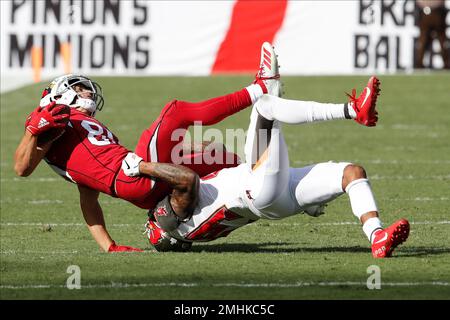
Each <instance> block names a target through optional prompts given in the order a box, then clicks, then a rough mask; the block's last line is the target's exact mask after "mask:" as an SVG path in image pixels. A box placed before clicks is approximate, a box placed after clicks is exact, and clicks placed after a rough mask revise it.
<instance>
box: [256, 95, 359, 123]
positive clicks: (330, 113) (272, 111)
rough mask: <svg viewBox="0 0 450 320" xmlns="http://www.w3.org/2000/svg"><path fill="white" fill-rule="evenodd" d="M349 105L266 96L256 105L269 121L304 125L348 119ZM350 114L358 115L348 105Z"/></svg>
mask: <svg viewBox="0 0 450 320" xmlns="http://www.w3.org/2000/svg"><path fill="white" fill-rule="evenodd" d="M346 105H347V104H333V103H319V102H313V101H298V100H288V99H282V98H279V97H275V96H271V95H264V96H263V97H261V98H260V99H259V100H258V102H257V103H256V104H255V107H256V108H257V110H258V112H259V114H261V115H262V116H263V117H264V118H266V119H267V120H278V121H281V122H284V123H288V124H302V123H308V122H317V121H326V120H336V119H346V118H348V116H347V117H346V115H345V111H344V108H345V107H346ZM347 108H348V113H349V115H350V116H352V113H351V111H353V114H354V116H352V117H356V113H355V111H354V110H353V108H352V107H351V106H350V105H347Z"/></svg>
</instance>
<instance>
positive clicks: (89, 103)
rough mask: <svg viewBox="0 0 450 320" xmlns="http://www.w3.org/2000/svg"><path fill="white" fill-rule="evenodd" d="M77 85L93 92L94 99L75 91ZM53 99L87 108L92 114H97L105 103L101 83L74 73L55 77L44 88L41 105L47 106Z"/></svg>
mask: <svg viewBox="0 0 450 320" xmlns="http://www.w3.org/2000/svg"><path fill="white" fill-rule="evenodd" d="M75 85H82V86H83V87H84V88H85V89H86V90H87V92H90V93H91V94H92V99H86V98H82V97H81V96H80V95H79V93H77V92H76V91H75V89H74V86H75ZM85 92H86V91H85ZM52 101H56V102H57V103H60V104H65V105H68V106H69V107H71V108H83V109H86V110H87V111H89V112H90V113H91V115H92V116H94V115H95V113H96V111H97V110H102V108H103V104H104V99H103V92H102V88H101V87H100V85H99V84H98V83H96V82H94V81H92V80H91V79H89V78H88V77H85V76H81V75H74V74H66V75H63V76H60V77H58V78H56V79H54V80H53V81H52V82H51V83H50V84H49V86H48V87H47V88H45V89H44V92H43V93H42V98H41V101H40V104H39V105H40V106H41V107H45V106H46V105H48V104H49V103H50V102H52Z"/></svg>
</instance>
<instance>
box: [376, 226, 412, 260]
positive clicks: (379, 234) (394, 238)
mask: <svg viewBox="0 0 450 320" xmlns="http://www.w3.org/2000/svg"><path fill="white" fill-rule="evenodd" d="M373 236H374V237H375V238H374V239H373V243H372V255H373V257H374V258H386V257H390V256H392V252H393V251H394V249H395V248H396V247H397V246H398V245H400V244H402V243H403V242H405V241H406V239H408V236H409V222H408V220H406V219H400V220H398V221H397V222H395V223H394V224H392V225H391V226H389V227H387V228H386V229H381V230H378V231H375V233H374V235H373Z"/></svg>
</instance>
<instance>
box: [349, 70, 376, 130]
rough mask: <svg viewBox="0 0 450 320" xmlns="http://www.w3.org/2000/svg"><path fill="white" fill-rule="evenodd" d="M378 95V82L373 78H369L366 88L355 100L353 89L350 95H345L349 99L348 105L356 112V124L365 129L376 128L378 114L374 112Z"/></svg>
mask: <svg viewBox="0 0 450 320" xmlns="http://www.w3.org/2000/svg"><path fill="white" fill-rule="evenodd" d="M379 95H380V80H378V78H377V77H375V76H372V77H370V79H369V82H368V83H367V86H366V87H365V88H364V90H363V91H362V92H361V94H360V95H359V97H358V98H356V90H355V89H353V91H352V94H351V95H350V94H348V93H347V96H349V98H350V101H349V104H350V105H351V106H352V107H353V110H355V112H356V119H355V121H356V122H358V123H360V124H362V125H364V126H367V127H374V126H376V124H377V121H378V112H377V111H376V110H375V106H376V103H377V97H378V96H379Z"/></svg>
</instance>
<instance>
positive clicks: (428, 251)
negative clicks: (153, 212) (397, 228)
mask: <svg viewBox="0 0 450 320" xmlns="http://www.w3.org/2000/svg"><path fill="white" fill-rule="evenodd" d="M296 245H297V244H296V243H290V242H262V243H230V244H228V243H220V244H199V243H196V244H194V245H193V246H192V250H191V251H192V252H239V253H302V252H303V253H339V252H343V253H353V252H354V253H370V252H371V250H370V247H369V246H367V247H363V246H351V247H336V246H333V247H298V246H296ZM294 246H295V247H294ZM449 253H450V248H433V247H399V248H397V249H396V251H395V252H394V255H393V257H423V256H429V255H440V254H449Z"/></svg>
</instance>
